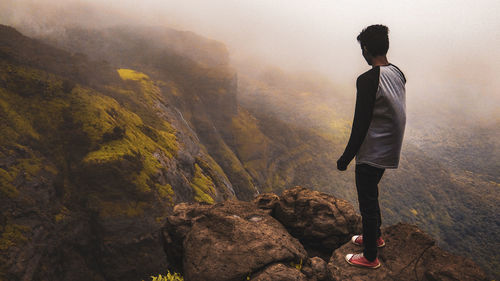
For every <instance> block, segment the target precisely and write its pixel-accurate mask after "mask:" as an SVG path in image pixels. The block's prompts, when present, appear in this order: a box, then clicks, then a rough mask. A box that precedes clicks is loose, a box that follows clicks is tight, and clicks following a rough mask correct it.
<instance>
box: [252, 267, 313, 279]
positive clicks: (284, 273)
mask: <svg viewBox="0 0 500 281" xmlns="http://www.w3.org/2000/svg"><path fill="white" fill-rule="evenodd" d="M269 280H273V281H306V280H309V279H307V277H306V276H305V275H304V274H303V273H301V272H300V271H299V270H298V269H296V268H294V267H289V266H286V265H284V264H282V263H275V264H272V265H270V266H269V267H267V268H265V269H264V270H262V271H261V272H259V273H257V274H255V276H254V277H253V278H252V279H250V281H269Z"/></svg>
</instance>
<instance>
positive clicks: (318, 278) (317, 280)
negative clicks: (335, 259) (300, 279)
mask: <svg viewBox="0 0 500 281" xmlns="http://www.w3.org/2000/svg"><path fill="white" fill-rule="evenodd" d="M302 272H304V274H305V275H306V277H307V278H308V279H307V280H309V281H327V280H328V279H327V278H328V274H327V273H328V272H327V270H326V262H325V261H324V260H323V259H322V258H320V257H313V258H310V259H308V260H307V262H306V264H305V265H304V267H303V268H302Z"/></svg>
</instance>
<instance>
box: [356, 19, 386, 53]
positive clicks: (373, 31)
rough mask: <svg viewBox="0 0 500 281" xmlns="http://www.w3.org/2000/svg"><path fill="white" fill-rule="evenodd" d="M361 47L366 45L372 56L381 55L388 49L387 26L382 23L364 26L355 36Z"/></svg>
mask: <svg viewBox="0 0 500 281" xmlns="http://www.w3.org/2000/svg"><path fill="white" fill-rule="evenodd" d="M357 39H358V42H359V44H361V48H363V47H366V49H367V50H368V52H370V54H371V55H372V56H383V55H385V54H387V50H389V28H388V27H387V26H385V25H382V24H374V25H370V26H368V27H366V28H365V29H363V31H361V33H360V34H359V35H358V37H357Z"/></svg>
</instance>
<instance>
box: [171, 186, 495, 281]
mask: <svg viewBox="0 0 500 281" xmlns="http://www.w3.org/2000/svg"><path fill="white" fill-rule="evenodd" d="M360 230H361V218H360V216H359V215H358V214H357V213H356V211H355V210H354V208H353V206H352V205H351V204H349V203H348V202H347V201H345V200H341V199H337V198H335V197H333V196H331V195H328V194H325V193H321V192H317V191H312V190H308V189H306V188H303V187H294V188H291V189H288V190H286V191H284V192H283V194H282V195H281V196H277V195H276V194H272V193H266V194H261V195H259V196H257V197H256V198H255V199H254V200H253V201H252V202H244V201H238V200H228V201H225V202H221V203H217V204H214V205H208V204H200V203H190V204H188V203H181V204H178V205H176V206H175V207H174V213H173V214H172V215H171V216H169V217H168V218H167V221H166V223H165V226H164V228H163V229H162V237H163V243H164V249H165V252H166V254H167V257H168V259H169V264H170V267H171V269H172V270H175V271H176V272H181V273H182V274H183V275H184V278H185V280H186V281H215V280H217V281H240V280H252V281H257V280H259V281H264V280H273V281H291V280H309V281H326V280H428V281H431V280H432V281H437V280H487V279H486V275H485V274H484V272H483V271H482V270H481V269H480V268H479V266H477V265H476V264H475V263H474V262H472V261H470V260H468V259H465V258H462V257H459V256H455V255H452V254H450V253H448V252H446V251H444V250H442V249H440V248H439V247H437V246H436V245H435V241H434V240H433V239H432V238H430V237H429V236H428V235H427V234H425V233H423V232H422V231H421V230H419V229H418V228H417V227H416V226H414V225H408V224H402V223H400V224H397V225H393V226H389V227H386V228H384V229H383V235H384V239H385V241H386V247H385V248H383V249H381V251H380V255H379V258H380V260H381V262H382V267H381V268H379V269H377V270H371V269H364V268H357V267H353V266H349V265H348V264H347V263H346V262H345V260H344V256H345V254H346V253H349V252H359V251H360V250H361V248H359V247H356V246H355V245H352V244H351V243H350V242H349V240H350V237H351V236H352V235H354V234H357V233H359V232H360Z"/></svg>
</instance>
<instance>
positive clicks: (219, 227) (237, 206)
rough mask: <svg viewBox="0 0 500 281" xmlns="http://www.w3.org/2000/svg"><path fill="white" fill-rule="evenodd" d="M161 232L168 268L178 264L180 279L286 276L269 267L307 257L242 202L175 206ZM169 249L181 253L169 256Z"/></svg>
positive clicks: (296, 243) (291, 239) (279, 227)
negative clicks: (273, 273)
mask: <svg viewBox="0 0 500 281" xmlns="http://www.w3.org/2000/svg"><path fill="white" fill-rule="evenodd" d="M202 213H203V214H202ZM163 234H164V237H165V241H166V245H165V248H166V249H167V252H168V253H170V255H169V257H170V258H172V264H177V265H178V264H180V261H181V260H182V270H183V273H184V276H185V278H186V280H199V281H203V280H207V281H209V280H243V279H245V278H246V277H247V276H251V275H253V274H257V273H258V274H259V275H260V276H266V275H269V274H272V273H271V272H275V273H276V274H278V275H280V276H281V275H286V274H288V273H286V272H283V270H281V269H279V268H282V266H279V267H278V269H276V268H274V267H272V265H276V266H277V265H278V264H283V263H287V264H288V263H295V264H300V263H302V261H305V260H306V259H307V253H306V251H305V250H304V248H303V247H302V245H301V244H300V243H299V241H298V240H297V239H295V238H294V237H292V236H291V235H290V234H289V233H288V232H287V231H286V229H285V228H284V227H283V226H282V225H281V224H280V223H279V222H278V221H276V220H275V219H274V218H273V217H271V216H269V215H268V214H267V213H266V212H265V211H263V210H260V209H258V208H256V207H255V206H254V205H253V204H252V203H249V202H244V201H236V200H229V201H226V202H222V203H217V204H215V205H213V206H210V207H208V208H207V205H200V204H194V205H191V206H190V207H188V206H186V205H180V206H179V207H176V208H175V209H174V215H173V216H170V217H169V218H168V220H167V224H166V227H165V228H164V231H163ZM180 240H182V244H180V243H179V242H181V241H180ZM179 245H182V249H179V248H178V246H179ZM171 247H172V249H176V250H175V251H176V252H177V253H180V254H181V255H179V256H172V255H171V254H172V251H169V250H168V249H169V248H171ZM176 247H177V248H176ZM260 271H263V272H260ZM295 271H296V272H297V274H301V273H300V272H299V271H298V270H295ZM259 272H260V273H259ZM258 278H261V277H258ZM256 280H262V279H256ZM283 280H284V279H283ZM297 280H301V279H297Z"/></svg>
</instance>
